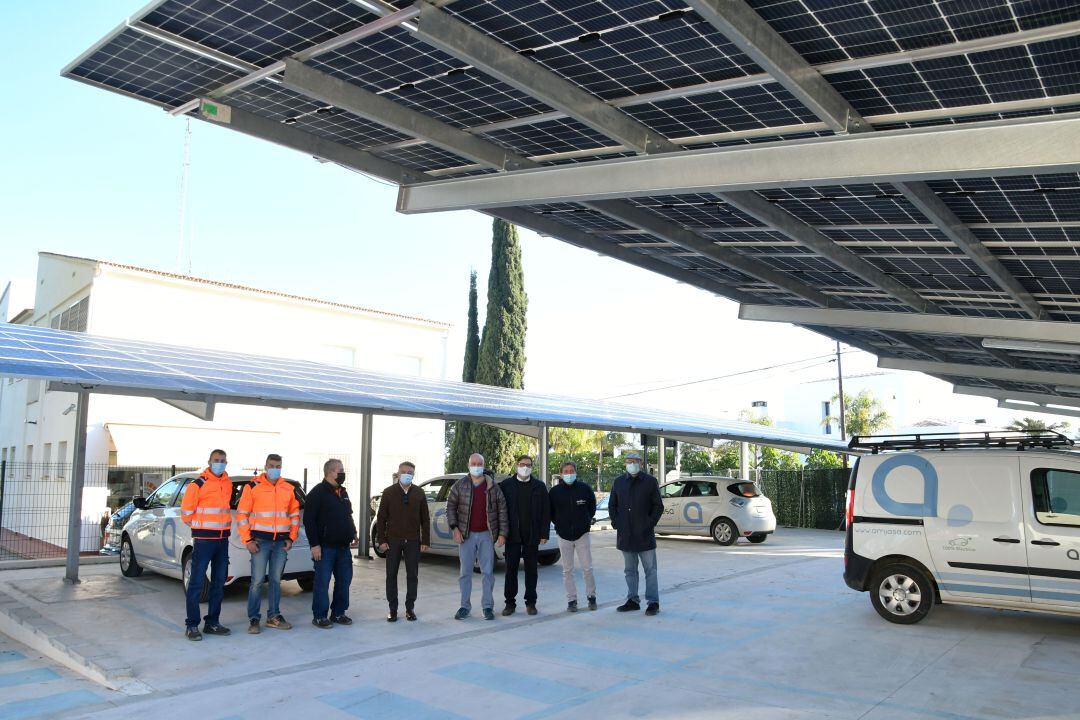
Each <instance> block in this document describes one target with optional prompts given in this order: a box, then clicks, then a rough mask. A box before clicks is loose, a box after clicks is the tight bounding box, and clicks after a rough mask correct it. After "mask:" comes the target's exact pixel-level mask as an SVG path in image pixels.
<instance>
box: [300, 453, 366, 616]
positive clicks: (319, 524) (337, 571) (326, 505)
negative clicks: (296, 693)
mask: <svg viewBox="0 0 1080 720" xmlns="http://www.w3.org/2000/svg"><path fill="white" fill-rule="evenodd" d="M344 484H345V468H344V466H343V465H342V463H341V461H340V460H337V459H332V460H327V461H326V463H324V464H323V481H322V482H321V483H319V484H318V485H317V486H315V488H313V489H312V491H311V492H309V493H308V495H307V499H306V502H305V503H304V532H305V533H307V539H308V544H309V545H310V546H311V559H312V560H313V561H314V562H315V588H314V592H313V594H312V596H311V613H312V615H313V618H312V620H311V624H312V625H314V626H315V627H319V628H323V629H328V628H332V627H333V626H334V623H337V624H338V625H352V620H351V619H350V618H349V617H348V616H347V615H346V614H345V611H346V610H348V609H349V585H351V584H352V572H353V565H352V551H351V550H350V549H349V546H350V545H351V544H352V542H353V541H354V540H355V539H356V522H355V521H354V520H353V510H352V502H350V500H349V494H348V493H347V492H345V488H344V487H343V485H344ZM331 575H333V578H334V600H333V602H331V601H330V576H331ZM327 613H330V617H329V618H327V616H326V615H327Z"/></svg>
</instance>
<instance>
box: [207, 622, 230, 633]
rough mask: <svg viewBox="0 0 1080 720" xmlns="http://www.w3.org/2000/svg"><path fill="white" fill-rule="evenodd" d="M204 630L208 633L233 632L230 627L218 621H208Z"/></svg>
mask: <svg viewBox="0 0 1080 720" xmlns="http://www.w3.org/2000/svg"><path fill="white" fill-rule="evenodd" d="M202 631H203V632H204V633H206V634H207V635H228V634H229V633H231V632H232V630H230V629H229V628H227V627H225V626H224V625H221V624H218V623H214V624H213V625H211V624H209V623H207V624H206V625H203V629H202Z"/></svg>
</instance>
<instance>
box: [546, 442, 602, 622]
mask: <svg viewBox="0 0 1080 720" xmlns="http://www.w3.org/2000/svg"><path fill="white" fill-rule="evenodd" d="M548 497H549V498H550V499H551V522H553V523H555V534H557V535H558V536H559V551H560V552H561V554H562V566H563V585H564V586H565V587H566V611H567V612H577V610H578V606H577V585H576V584H575V583H574V558H575V556H576V557H577V560H578V563H579V564H580V565H581V572H582V574H583V575H584V576H585V597H586V598H588V601H589V609H590V610H595V609H596V579H595V578H594V577H593V569H592V545H591V543H590V542H589V528H591V527H592V523H593V516H594V515H596V495H594V494H593V491H592V488H591V487H589V486H588V485H586V484H585V483H583V482H578V479H577V465H576V464H575V463H574V462H572V461H569V460H568V461H567V462H564V463H563V465H562V468H560V475H559V483H558V484H557V485H556V486H555V487H553V488H551V490H550V491H549V492H548Z"/></svg>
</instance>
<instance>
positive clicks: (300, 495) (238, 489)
mask: <svg viewBox="0 0 1080 720" xmlns="http://www.w3.org/2000/svg"><path fill="white" fill-rule="evenodd" d="M282 479H283V480H285V482H287V483H289V484H290V485H292V486H293V493H294V494H295V495H296V501H297V502H298V503H300V509H301V510H303V509H304V503H305V501H306V500H307V496H306V495H304V488H302V487H300V483H298V482H296V481H295V480H289V479H288V478H282ZM249 482H251V478H242V479H240V480H237V479H236V478H233V486H232V500H230V501H229V507H230V508H232V509H233V510H235V509H236V506H237V505H239V504H240V494H241V493H243V492H244V485H247V484H248V483H249Z"/></svg>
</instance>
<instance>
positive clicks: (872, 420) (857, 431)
mask: <svg viewBox="0 0 1080 720" xmlns="http://www.w3.org/2000/svg"><path fill="white" fill-rule="evenodd" d="M839 399H840V396H839V395H833V402H836V401H837V400H839ZM844 421H845V422H844V424H845V426H846V427H844V432H845V433H846V434H847V437H852V436H853V435H863V436H865V435H873V434H874V433H876V432H878V431H880V430H884V429H886V428H888V427H889V426H890V425H892V418H891V417H889V413H887V412H886V411H885V408H884V407H882V405H881V402H880V401H879V400H878V399H877V398H876V397H874V395H873V393H871V392H870V391H869V390H861V391H860V392H859V394H858V395H856V396H855V397H851V396H850V395H847V394H845V395H844ZM832 423H836V424H837V425H839V424H840V418H838V417H834V416H832V415H830V416H828V417H826V418H825V419H824V420H822V421H821V424H822V425H831V424H832Z"/></svg>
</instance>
